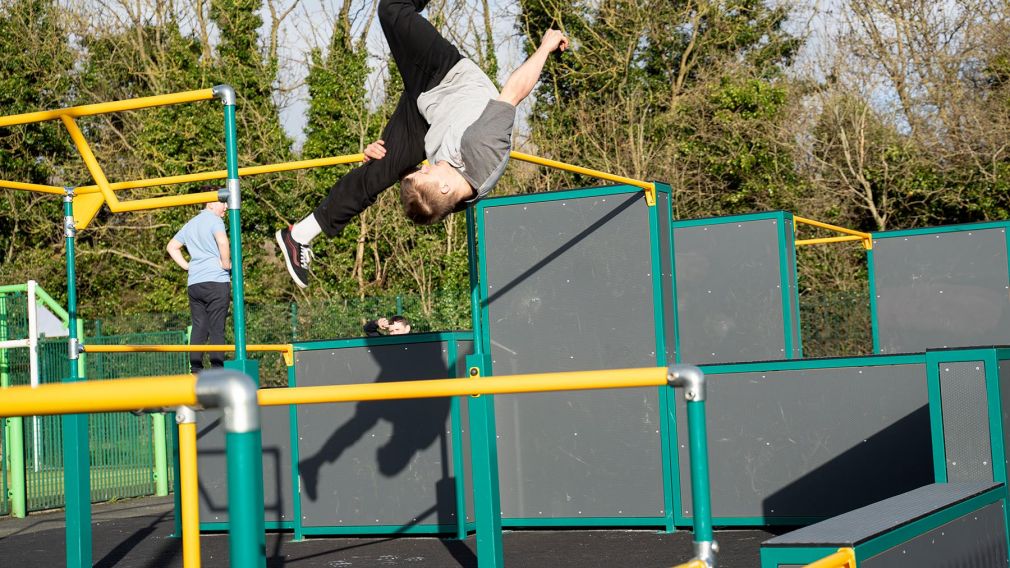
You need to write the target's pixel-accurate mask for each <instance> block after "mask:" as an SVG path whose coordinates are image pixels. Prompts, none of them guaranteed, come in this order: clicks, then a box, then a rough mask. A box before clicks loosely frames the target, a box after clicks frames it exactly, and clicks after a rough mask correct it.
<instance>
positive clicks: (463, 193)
mask: <svg viewBox="0 0 1010 568" xmlns="http://www.w3.org/2000/svg"><path fill="white" fill-rule="evenodd" d="M473 195H474V191H473V188H471V187H470V184H469V183H467V181H466V179H464V178H463V176H462V175H461V174H460V173H459V172H458V171H456V168H454V167H452V166H451V165H449V163H448V162H438V163H437V164H435V165H434V166H432V165H428V164H425V165H423V166H421V167H420V169H418V170H415V171H414V172H411V173H410V174H407V175H406V176H403V177H402V178H400V202H401V203H402V204H403V211H404V213H406V215H407V218H408V219H410V220H411V221H413V222H415V223H417V224H419V225H430V224H432V223H436V222H438V221H441V220H442V219H443V218H445V216H446V215H448V214H449V213H452V212H453V211H455V210H456V208H457V206H458V205H459V204H460V203H461V202H463V201H465V200H467V199H471V198H472V197H473Z"/></svg>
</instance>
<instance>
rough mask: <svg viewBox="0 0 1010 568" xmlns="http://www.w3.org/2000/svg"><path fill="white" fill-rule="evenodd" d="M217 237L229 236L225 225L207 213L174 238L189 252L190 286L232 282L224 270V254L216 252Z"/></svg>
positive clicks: (181, 230)
mask: <svg viewBox="0 0 1010 568" xmlns="http://www.w3.org/2000/svg"><path fill="white" fill-rule="evenodd" d="M214 233H225V234H227V233H226V231H225V228H224V221H222V220H221V218H220V217H218V216H217V215H215V214H213V213H211V212H210V211H207V210H206V209H204V210H203V211H201V212H200V214H199V215H197V216H196V217H193V218H192V219H190V220H189V222H188V223H186V224H185V225H183V226H182V228H181V229H179V232H178V233H176V234H175V237H174V238H175V240H177V241H179V242H180V243H182V244H183V245H185V247H186V250H187V251H189V280H188V281H187V282H186V285H187V286H192V285H193V284H200V283H202V282H231V276H229V275H228V272H227V271H226V270H224V269H223V268H221V253H220V252H219V251H218V249H217V241H216V240H215V239H214Z"/></svg>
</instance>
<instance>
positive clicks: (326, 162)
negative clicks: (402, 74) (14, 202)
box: [77, 154, 365, 195]
mask: <svg viewBox="0 0 1010 568" xmlns="http://www.w3.org/2000/svg"><path fill="white" fill-rule="evenodd" d="M364 159H365V155H364V154H349V155H346V156H331V157H329V158H316V159H313V160H299V161H295V162H284V163H280V164H268V165H264V166H249V167H247V168H239V169H238V175H239V177H246V176H255V175H261V174H270V173H277V172H289V171H293V170H305V169H309V168H322V167H326V166H337V165H341V164H354V163H357V162H360V161H362V160H364ZM227 177H228V171H227V170H215V171H212V172H200V173H195V174H182V175H177V176H167V177H160V178H150V179H140V180H133V181H122V182H116V183H110V184H109V189H111V190H113V191H121V190H124V189H140V188H145V187H155V186H160V185H177V184H180V183H196V182H201V181H211V180H217V179H226V178H227ZM100 191H101V189H100V188H99V187H98V186H97V185H85V186H81V187H79V188H77V193H78V194H81V195H84V194H89V193H99V192H100Z"/></svg>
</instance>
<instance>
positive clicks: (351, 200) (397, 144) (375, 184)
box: [314, 0, 463, 237]
mask: <svg viewBox="0 0 1010 568" xmlns="http://www.w3.org/2000/svg"><path fill="white" fill-rule="evenodd" d="M426 4H428V0H381V1H380V2H379V24H381V26H382V32H383V34H385V36H386V42H387V43H388V44H389V50H390V52H392V54H393V60H394V61H396V67H397V69H398V70H399V72H400V76H401V77H402V78H403V94H402V95H400V100H399V102H398V103H397V105H396V110H395V111H393V115H392V116H391V117H390V119H389V122H388V123H387V124H386V127H385V129H384V130H383V131H382V139H383V140H384V141H385V143H386V157H385V158H383V159H381V160H372V161H370V162H368V163H366V164H364V165H362V166H359V167H357V168H355V169H353V170H351V171H350V172H349V173H348V174H347V175H345V176H344V177H342V178H340V180H338V181H337V183H336V184H334V186H333V187H331V188H330V192H329V195H327V196H326V198H325V199H323V201H322V203H320V204H319V206H318V207H316V210H315V212H314V213H315V216H316V220H317V221H319V225H320V226H321V227H322V229H323V232H325V233H326V234H327V235H329V236H331V237H333V236H336V235H339V234H340V232H341V231H343V230H344V226H346V225H347V223H349V222H350V221H351V219H353V218H354V217H355V216H356V215H357V214H358V213H361V212H362V211H364V210H365V209H367V208H368V206H369V205H371V204H372V203H375V200H376V199H378V197H379V194H380V193H382V192H383V191H385V190H386V188H388V187H389V186H391V185H393V184H394V183H396V182H397V181H399V179H400V177H401V176H402V175H403V174H406V173H409V172H410V171H411V170H412V169H413V168H414V167H415V166H417V164H419V163H420V162H421V161H422V160H424V157H425V156H424V135H425V134H427V133H428V123H427V121H425V120H424V117H423V116H421V112H420V111H419V110H417V97H418V96H420V95H421V93H423V92H425V91H427V90H430V89H431V88H433V87H435V86H437V85H438V84H439V83H441V82H442V79H443V78H445V75H446V73H448V72H449V70H450V69H452V67H453V66H454V65H456V63H458V62H459V60H460V59H462V58H463V57H462V56H461V55H460V54H459V50H458V49H456V46H454V45H452V44H451V43H449V41H448V40H446V39H445V38H444V37H442V35H441V34H439V33H438V31H437V30H436V29H435V27H434V26H432V25H431V23H430V22H429V21H428V20H426V19H425V18H424V17H422V16H421V15H420V14H419V13H418V12H420V11H421V10H423V9H424V7H425V5H426Z"/></svg>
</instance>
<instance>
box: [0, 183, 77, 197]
mask: <svg viewBox="0 0 1010 568" xmlns="http://www.w3.org/2000/svg"><path fill="white" fill-rule="evenodd" d="M0 187H2V188H4V189H18V190H21V191H34V192H36V193H52V194H53V195H66V193H67V190H65V189H63V188H62V187H56V186H54V185H40V184H37V183H22V182H19V181H3V180H0Z"/></svg>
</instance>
